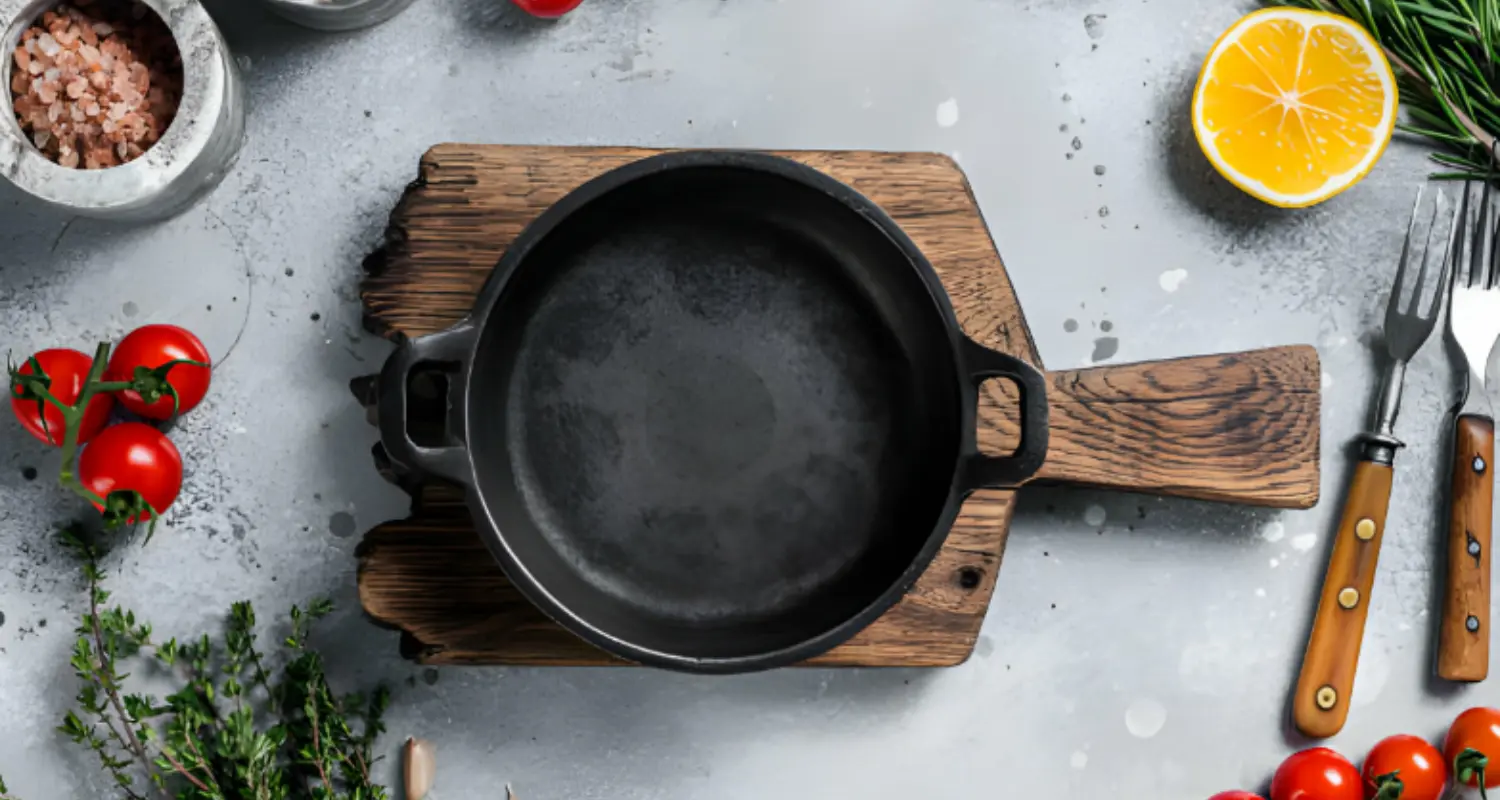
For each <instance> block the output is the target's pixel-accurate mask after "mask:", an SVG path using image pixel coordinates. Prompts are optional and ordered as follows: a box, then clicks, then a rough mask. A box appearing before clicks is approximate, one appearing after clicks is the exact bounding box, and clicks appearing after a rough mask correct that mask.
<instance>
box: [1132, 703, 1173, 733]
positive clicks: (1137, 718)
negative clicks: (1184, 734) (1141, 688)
mask: <svg viewBox="0 0 1500 800" xmlns="http://www.w3.org/2000/svg"><path fill="white" fill-rule="evenodd" d="M1166 724H1167V710H1166V709H1165V708H1163V707H1162V704H1161V703H1158V702H1156V701H1155V700H1150V699H1142V700H1137V701H1135V702H1134V703H1131V704H1130V707H1129V708H1127V709H1125V729H1126V730H1128V731H1130V735H1131V736H1134V737H1136V738H1137V739H1150V738H1151V737H1153V736H1155V735H1156V734H1158V733H1161V729H1162V727H1163V726H1165V725H1166Z"/></svg>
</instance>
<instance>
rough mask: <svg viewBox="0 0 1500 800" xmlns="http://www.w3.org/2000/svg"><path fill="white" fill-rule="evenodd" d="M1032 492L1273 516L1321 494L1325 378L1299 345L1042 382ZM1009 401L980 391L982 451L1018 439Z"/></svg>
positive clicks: (997, 387)
mask: <svg viewBox="0 0 1500 800" xmlns="http://www.w3.org/2000/svg"><path fill="white" fill-rule="evenodd" d="M1047 381H1048V386H1047V404H1048V408H1049V413H1048V417H1049V420H1050V423H1051V436H1050V438H1051V441H1050V444H1049V446H1048V450H1047V460H1046V462H1045V463H1043V464H1042V468H1041V469H1040V470H1039V471H1038V472H1037V474H1036V477H1035V478H1034V480H1035V481H1046V482H1055V483H1067V484H1074V485H1086V486H1094V487H1098V488H1103V489H1114V490H1120V491H1130V492H1142V493H1146V494H1156V495H1170V496H1175V497H1193V498H1198V499H1203V500H1217V501H1223V502H1231V503H1244V504H1249V505H1263V506H1275V507H1279V508H1311V507H1312V506H1314V505H1316V504H1317V502H1318V490H1319V465H1318V455H1319V449H1318V445H1319V431H1320V425H1319V413H1320V412H1319V408H1320V396H1321V381H1322V370H1321V368H1320V366H1319V362H1318V353H1317V351H1316V350H1314V349H1313V348H1311V347H1308V346H1305V345H1298V346H1291V347H1272V348H1266V349H1262V350H1250V351H1247V352H1243V353H1227V354H1223V355H1214V356H1196V357H1192V358H1179V359H1172V360H1168V361H1147V362H1142V363H1137V364H1122V365H1118V366H1107V367H1093V368H1090V369H1081V370H1064V371H1059V372H1049V373H1047ZM1014 391H1015V390H1014V389H1013V388H1011V387H1009V385H1008V384H1007V383H1006V382H1005V381H990V382H988V383H986V384H985V385H984V388H983V394H984V395H985V397H984V398H983V399H982V400H981V403H980V432H979V441H980V446H981V448H983V449H984V450H986V451H987V452H990V451H996V452H1007V448H1013V447H1014V445H1015V442H1016V440H1017V437H1018V434H1019V428H1018V426H1017V423H1016V420H1015V419H1014V416H1015V414H1014V412H1013V411H1009V410H1007V408H1008V405H1007V404H1009V403H1012V402H1014V401H1013V398H1012V397H1011V395H1013V394H1014Z"/></svg>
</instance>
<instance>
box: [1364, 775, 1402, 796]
mask: <svg viewBox="0 0 1500 800" xmlns="http://www.w3.org/2000/svg"><path fill="white" fill-rule="evenodd" d="M1374 784H1375V794H1374V795H1372V796H1371V798H1370V800H1400V798H1401V793H1402V792H1404V791H1406V786H1405V785H1404V784H1402V783H1401V775H1400V773H1399V772H1388V773H1386V774H1384V775H1380V776H1377V777H1376V778H1375V780H1374Z"/></svg>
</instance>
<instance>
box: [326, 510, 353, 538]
mask: <svg viewBox="0 0 1500 800" xmlns="http://www.w3.org/2000/svg"><path fill="white" fill-rule="evenodd" d="M356 527H358V526H357V525H356V524H355V522H354V515H353V514H350V513H349V512H347V511H340V512H338V513H336V514H334V515H333V516H331V517H329V518H328V532H329V533H331V534H333V535H334V536H337V537H338V538H340V539H347V538H349V537H350V536H353V535H354V529H355V528H356Z"/></svg>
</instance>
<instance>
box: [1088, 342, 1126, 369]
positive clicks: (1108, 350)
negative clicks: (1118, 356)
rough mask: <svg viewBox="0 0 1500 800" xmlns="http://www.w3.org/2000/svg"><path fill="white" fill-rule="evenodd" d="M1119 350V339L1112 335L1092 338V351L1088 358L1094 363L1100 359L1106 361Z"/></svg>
mask: <svg viewBox="0 0 1500 800" xmlns="http://www.w3.org/2000/svg"><path fill="white" fill-rule="evenodd" d="M1118 352H1120V340H1119V339H1117V338H1115V337H1113V336H1101V337H1099V338H1098V339H1095V340H1094V353H1093V355H1091V356H1089V360H1090V361H1092V362H1094V363H1095V364H1097V363H1099V362H1100V361H1108V360H1109V359H1111V358H1114V357H1115V353H1118Z"/></svg>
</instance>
